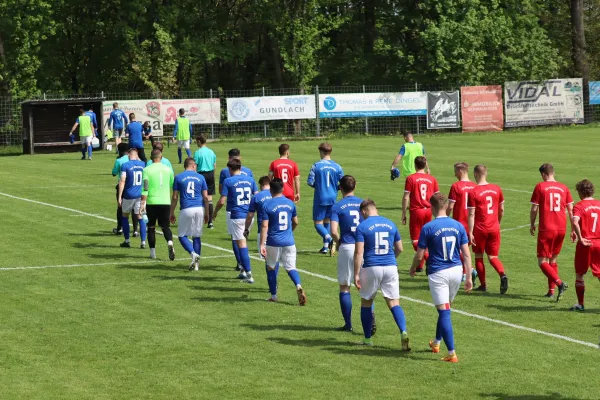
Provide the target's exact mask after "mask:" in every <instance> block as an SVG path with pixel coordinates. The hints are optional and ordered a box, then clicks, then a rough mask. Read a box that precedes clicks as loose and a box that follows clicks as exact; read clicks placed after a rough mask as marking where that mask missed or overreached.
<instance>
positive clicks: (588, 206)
mask: <svg viewBox="0 0 600 400" xmlns="http://www.w3.org/2000/svg"><path fill="white" fill-rule="evenodd" d="M573 216H574V217H579V221H577V223H578V224H579V228H580V229H581V236H583V238H584V239H590V240H594V239H600V221H598V219H599V218H598V217H599V216H600V200H594V199H585V200H581V201H580V202H579V203H577V204H575V207H573Z"/></svg>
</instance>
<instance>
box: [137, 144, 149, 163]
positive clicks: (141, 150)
mask: <svg viewBox="0 0 600 400" xmlns="http://www.w3.org/2000/svg"><path fill="white" fill-rule="evenodd" d="M137 151H138V157H139V158H140V160H142V161H143V162H144V163H147V162H148V159H147V158H146V151H145V150H144V147H143V146H142V147H138V149H137Z"/></svg>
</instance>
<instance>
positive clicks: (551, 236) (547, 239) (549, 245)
mask: <svg viewBox="0 0 600 400" xmlns="http://www.w3.org/2000/svg"><path fill="white" fill-rule="evenodd" d="M564 240H565V232H560V231H540V232H538V238H537V256H538V258H542V257H543V258H552V257H554V256H557V255H559V254H560V250H561V249H562V245H563V242H564Z"/></svg>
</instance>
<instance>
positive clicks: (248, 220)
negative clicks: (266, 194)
mask: <svg viewBox="0 0 600 400" xmlns="http://www.w3.org/2000/svg"><path fill="white" fill-rule="evenodd" d="M254 214H255V212H254V211H249V212H248V214H246V225H245V227H244V235H246V238H247V237H248V234H249V233H250V225H252V220H253V219H254ZM246 232H248V233H246Z"/></svg>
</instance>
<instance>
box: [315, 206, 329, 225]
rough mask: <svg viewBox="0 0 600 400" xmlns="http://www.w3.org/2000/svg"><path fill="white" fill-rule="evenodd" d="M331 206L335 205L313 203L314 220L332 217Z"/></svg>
mask: <svg viewBox="0 0 600 400" xmlns="http://www.w3.org/2000/svg"><path fill="white" fill-rule="evenodd" d="M331 207H333V204H332V205H330V206H321V205H319V204H313V221H323V220H324V219H329V218H331Z"/></svg>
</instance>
